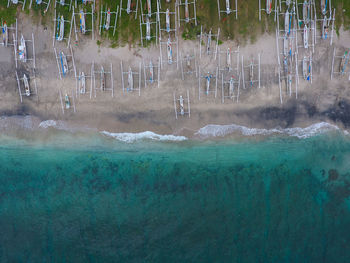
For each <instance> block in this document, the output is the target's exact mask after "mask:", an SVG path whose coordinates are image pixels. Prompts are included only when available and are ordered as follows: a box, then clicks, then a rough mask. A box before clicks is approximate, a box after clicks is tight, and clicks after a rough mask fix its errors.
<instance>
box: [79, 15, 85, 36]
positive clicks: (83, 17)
mask: <svg viewBox="0 0 350 263" xmlns="http://www.w3.org/2000/svg"><path fill="white" fill-rule="evenodd" d="M79 17H80V32H81V33H82V34H85V33H86V27H85V13H84V11H83V10H80V12H79Z"/></svg>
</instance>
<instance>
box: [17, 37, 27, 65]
mask: <svg viewBox="0 0 350 263" xmlns="http://www.w3.org/2000/svg"><path fill="white" fill-rule="evenodd" d="M18 56H19V60H20V61H22V62H27V48H26V41H25V40H24V37H23V35H22V36H21V44H20V45H19V46H18Z"/></svg>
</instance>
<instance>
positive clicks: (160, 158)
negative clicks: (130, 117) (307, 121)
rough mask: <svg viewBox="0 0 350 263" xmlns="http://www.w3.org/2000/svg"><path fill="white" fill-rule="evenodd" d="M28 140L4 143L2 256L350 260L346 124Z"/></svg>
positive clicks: (0, 152)
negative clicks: (323, 130)
mask: <svg viewBox="0 0 350 263" xmlns="http://www.w3.org/2000/svg"><path fill="white" fill-rule="evenodd" d="M22 143H23V142H18V141H17V142H16V141H13V142H9V141H6V143H2V144H1V145H2V147H0V262H350V140H349V138H346V137H345V136H343V135H340V134H327V135H322V136H315V137H312V138H309V139H303V140H301V139H295V138H290V137H270V138H265V139H262V140H254V139H241V140H239V141H237V142H234V141H229V140H226V141H216V142H210V141H205V142H195V141H187V142H181V143H155V142H140V143H133V144H124V143H117V142H115V141H114V140H112V139H99V140H97V141H96V143H95V144H94V143H92V144H90V145H89V146H84V145H83V141H81V142H79V140H75V144H72V145H71V146H69V143H67V144H66V145H65V146H64V147H56V146H53V145H50V144H45V145H41V146H40V145H39V144H38V145H26V146H23V145H22ZM74 145H75V146H77V145H80V146H79V147H75V146H74Z"/></svg>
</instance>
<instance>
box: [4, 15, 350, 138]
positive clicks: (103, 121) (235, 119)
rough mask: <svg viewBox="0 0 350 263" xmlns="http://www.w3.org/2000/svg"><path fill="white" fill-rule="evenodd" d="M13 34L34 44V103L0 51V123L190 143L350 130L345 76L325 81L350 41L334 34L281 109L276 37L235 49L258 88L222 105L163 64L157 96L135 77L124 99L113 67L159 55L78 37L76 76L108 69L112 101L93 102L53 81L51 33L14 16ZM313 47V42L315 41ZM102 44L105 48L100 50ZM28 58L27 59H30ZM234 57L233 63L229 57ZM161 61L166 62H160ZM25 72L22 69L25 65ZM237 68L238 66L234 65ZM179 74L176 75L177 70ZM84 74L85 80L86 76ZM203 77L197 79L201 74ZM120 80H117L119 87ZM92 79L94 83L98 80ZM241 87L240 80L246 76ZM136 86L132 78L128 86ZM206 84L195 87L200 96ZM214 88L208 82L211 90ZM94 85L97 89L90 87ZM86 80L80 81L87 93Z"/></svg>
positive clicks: (183, 46)
mask: <svg viewBox="0 0 350 263" xmlns="http://www.w3.org/2000/svg"><path fill="white" fill-rule="evenodd" d="M18 21H19V24H18V32H19V33H21V32H24V35H25V36H26V37H29V36H30V33H31V32H33V33H34V36H35V53H36V76H37V78H36V80H37V89H38V95H32V96H30V97H23V102H22V103H21V102H20V97H19V94H18V88H17V83H16V78H15V63H14V54H13V53H14V52H13V48H12V47H7V48H5V47H0V94H1V96H0V101H1V104H0V115H1V116H16V115H21V116H25V115H30V116H33V117H35V118H36V119H37V120H38V123H40V121H45V120H63V121H65V122H66V123H68V124H69V125H71V126H82V127H89V128H92V129H96V130H98V131H103V130H106V131H110V132H142V131H153V132H156V133H159V134H175V135H185V136H189V137H191V136H192V135H193V133H194V131H197V130H198V129H200V128H201V127H203V126H205V125H207V124H219V125H225V124H232V123H234V124H237V125H243V126H247V127H254V128H275V127H282V128H287V127H306V126H308V125H310V124H312V123H317V122H320V121H326V122H330V123H334V124H336V125H337V126H339V127H341V128H344V129H347V128H349V126H350V89H349V80H348V75H345V76H343V77H340V76H334V78H333V80H332V81H331V80H330V71H331V64H332V54H333V49H334V47H336V48H337V50H339V52H341V51H343V50H345V49H346V48H350V41H349V40H350V34H349V32H347V31H342V30H341V31H340V35H341V37H338V36H336V35H335V37H334V43H333V46H330V45H329V42H327V43H322V42H318V43H317V45H316V47H315V53H314V54H313V83H312V84H310V83H308V82H306V81H304V80H303V78H302V76H300V82H299V85H298V91H297V92H298V93H297V98H296V92H295V90H294V87H293V92H292V94H291V95H290V94H289V93H287V91H286V88H285V85H283V86H282V101H283V103H282V104H281V98H280V90H279V85H278V74H277V72H278V68H277V52H276V37H275V35H268V34H265V35H263V36H261V37H260V38H259V39H258V40H257V42H256V43H254V44H247V45H245V46H240V47H239V50H240V60H241V56H242V55H243V56H244V58H245V59H246V60H245V61H246V62H245V63H248V60H249V59H251V58H252V57H254V59H255V61H256V59H257V54H258V53H260V54H261V84H260V85H261V87H260V89H259V88H258V87H257V85H254V86H253V87H250V86H249V85H246V88H245V89H243V87H242V85H241V87H240V96H239V101H238V102H237V101H236V100H235V101H232V100H228V99H226V100H225V103H222V94H221V84H219V85H218V90H217V97H216V98H215V97H214V94H213V93H211V94H209V95H208V96H206V95H204V94H201V99H200V100H199V96H198V78H196V77H195V76H194V75H188V76H185V78H184V80H182V79H181V71H180V70H176V64H175V63H174V64H173V65H167V64H166V63H164V65H163V67H162V69H161V77H160V83H159V88H158V87H157V84H153V85H148V86H147V88H145V87H144V78H143V71H142V73H141V75H142V80H141V92H140V93H141V95H140V96H139V94H138V92H127V93H123V89H122V81H121V69H120V61H123V65H124V67H125V70H127V68H128V67H129V66H131V67H132V68H133V70H135V71H137V70H138V65H139V63H140V62H142V60H144V61H145V63H148V62H147V61H149V60H150V59H152V60H153V61H156V60H157V59H158V57H159V47H156V46H152V47H151V48H139V47H136V48H130V47H128V46H126V47H121V48H110V47H109V46H108V44H103V45H101V46H99V45H97V42H96V41H97V39H95V40H91V39H90V37H87V36H86V37H81V36H79V37H80V39H79V42H78V43H77V44H76V45H73V54H74V59H75V66H76V70H77V72H78V73H79V72H80V71H84V72H89V70H90V69H91V63H92V62H93V61H94V64H95V67H96V68H100V67H101V65H103V66H104V68H105V70H106V71H108V70H109V67H110V63H112V65H113V82H114V96H113V97H112V96H111V92H110V91H105V92H102V91H97V92H96V97H95V96H94V94H93V96H92V98H91V99H90V95H89V94H77V92H76V80H75V78H74V73H73V72H70V73H69V74H68V76H66V77H64V78H63V79H62V80H60V79H59V75H58V68H57V63H56V60H55V56H54V50H53V45H52V38H53V37H52V36H53V32H52V31H51V28H46V27H45V28H44V27H42V26H41V25H33V24H32V23H31V22H30V21H29V20H28V18H27V17H26V16H24V15H23V14H20V15H19V18H18ZM318 41H320V40H318ZM104 43H105V42H104ZM228 47H230V48H231V49H232V50H233V51H234V50H236V49H237V48H238V45H237V43H235V42H234V41H227V42H224V43H223V44H222V45H219V48H220V50H226V49H227V48H228ZM56 48H57V50H62V51H64V52H67V51H68V50H67V45H66V43H64V42H63V43H56ZM198 49H199V41H184V40H180V42H179V50H180V52H181V53H182V54H186V53H191V52H192V53H193V50H196V51H197V53H198V52H199V51H198ZM30 52H31V50H29V51H28V53H29V54H30ZM232 56H233V61H234V62H233V63H236V57H235V55H232ZM164 57H166V55H165V56H164ZM197 60H198V63H199V64H200V65H201V68H202V72H204V71H205V70H211V71H212V70H213V71H215V68H216V65H217V61H215V60H214V59H213V56H207V55H202V59H201V60H200V62H199V59H198V54H197ZM27 64H28V63H27ZM240 67H241V65H240ZM28 68H29V66H28V65H25V64H23V63H22V64H20V65H19V67H18V71H19V72H27V71H29V69H28ZM179 69H180V68H179ZM86 74H87V73H86ZM203 74H204V73H203ZM109 78H110V77H109V76H107V75H106V85H107V88H109V87H110V79H109ZM126 78H127V76H124V81H126ZM97 79H98V78H97ZM246 79H247V76H246ZM137 82H138V79H136V77H134V83H137ZM204 82H205V80H204V79H202V80H201V83H202V84H201V85H202V86H203V89H204V85H205V84H204ZM213 83H214V82H213ZM96 85H98V84H96ZM89 87H90V80H89V79H87V88H88V89H89ZM187 90H188V91H189V95H190V107H191V116H190V118H188V116H179V117H178V119H176V118H175V111H174V101H173V98H174V92H175V94H176V96H177V97H178V96H179V95H183V96H185V95H186V92H187ZM59 92H61V94H63V95H64V94H69V96H70V100H71V102H72V96H75V98H74V104H75V110H76V112H74V109H73V107H71V108H70V109H68V110H65V111H64V114H63V112H62V108H61V103H60V96H59Z"/></svg>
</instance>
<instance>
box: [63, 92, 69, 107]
mask: <svg viewBox="0 0 350 263" xmlns="http://www.w3.org/2000/svg"><path fill="white" fill-rule="evenodd" d="M64 103H65V105H66V109H69V108H70V101H69V96H68V94H66V96H64Z"/></svg>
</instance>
